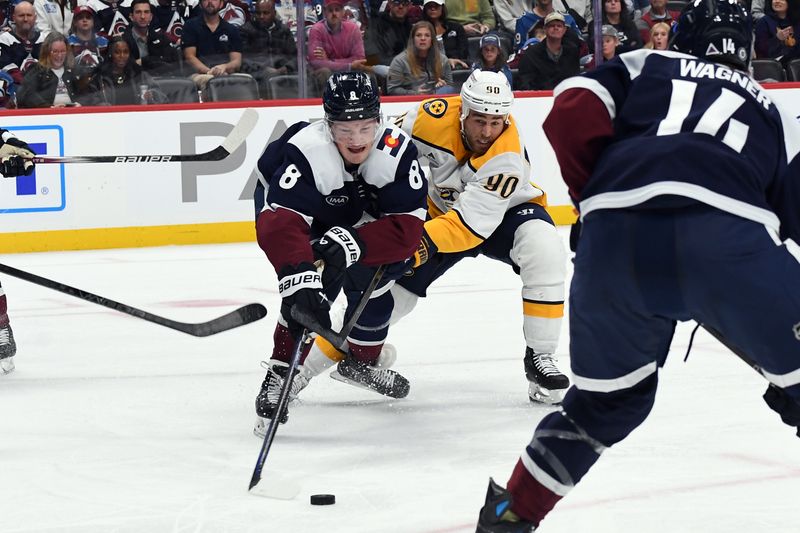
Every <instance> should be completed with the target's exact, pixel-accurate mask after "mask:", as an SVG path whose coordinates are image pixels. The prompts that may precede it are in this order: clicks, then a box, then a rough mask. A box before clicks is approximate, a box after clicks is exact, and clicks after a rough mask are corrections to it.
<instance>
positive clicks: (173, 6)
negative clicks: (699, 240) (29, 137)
mask: <svg viewBox="0 0 800 533" xmlns="http://www.w3.org/2000/svg"><path fill="white" fill-rule="evenodd" d="M748 7H750V8H751V9H752V13H753V18H754V21H755V25H754V32H755V57H756V58H759V59H764V58H768V59H774V60H777V61H779V62H780V63H781V65H782V66H783V67H786V68H788V65H789V63H790V62H791V61H793V60H795V59H798V58H800V42H798V39H797V38H796V37H795V32H796V31H797V30H800V27H799V25H800V0H752V5H751V6H748ZM680 8H681V2H680V0H671V1H669V2H668V0H602V17H603V20H602V24H601V25H600V27H601V28H602V39H601V43H602V51H601V55H602V57H603V59H604V60H608V59H611V58H613V57H614V56H615V55H617V54H620V53H623V52H626V51H629V50H635V49H637V48H641V47H648V48H654V49H666V48H667V45H668V44H667V43H668V40H669V31H670V28H671V26H672V25H673V24H675V22H676V20H677V18H678V17H679V14H680ZM302 13H303V20H302V21H300V22H299V23H298V20H297V6H296V5H295V2H294V1H293V0H123V1H118V0H0V106H3V107H7V108H12V107H20V108H30V107H62V106H79V105H114V104H149V103H165V102H170V101H172V97H171V96H170V93H169V91H168V90H167V86H168V85H170V84H171V82H172V81H173V80H176V79H180V80H181V82H182V84H183V87H184V89H185V88H186V87H187V86H188V87H189V92H191V93H193V94H192V95H191V96H192V97H193V98H195V99H196V100H195V101H203V100H204V99H213V98H214V97H213V94H210V92H211V89H212V87H214V86H219V85H231V84H234V82H235V83H243V84H246V85H247V86H248V87H250V88H251V89H250V90H251V91H252V92H251V93H250V94H252V95H253V96H254V97H261V98H272V97H275V96H276V95H275V94H273V93H274V92H275V90H274V89H273V86H277V85H278V82H279V81H280V80H283V82H286V81H287V78H288V81H289V82H291V81H292V80H293V75H296V74H297V72H298V68H304V69H307V70H306V72H307V73H308V75H307V81H308V86H307V87H308V92H307V94H309V95H310V96H318V95H320V94H321V92H322V90H323V88H324V84H325V80H327V78H328V77H329V76H330V74H331V73H332V72H337V71H349V70H359V71H364V72H367V73H369V74H370V75H371V76H373V78H374V79H375V81H376V83H377V84H378V85H379V86H380V87H381V90H382V92H383V93H384V94H388V95H394V94H444V93H452V92H455V91H457V90H458V88H459V86H460V84H461V82H463V81H464V80H465V79H466V77H467V76H468V75H469V72H470V71H471V70H472V69H476V68H477V69H482V70H492V71H495V72H501V73H503V74H504V75H505V76H506V77H507V78H508V80H509V82H510V83H511V84H512V87H513V89H515V90H546V89H552V88H553V87H555V85H557V84H558V83H559V82H560V81H562V80H563V79H565V78H567V77H570V76H573V75H576V74H578V73H579V72H581V71H582V70H585V69H591V68H593V67H594V60H593V47H594V24H593V23H592V6H591V1H590V0H413V1H411V0H304V4H303V6H302ZM298 28H300V29H301V31H303V35H304V36H305V40H306V50H307V54H306V57H305V58H304V61H303V65H300V66H298V64H297V63H298V61H297V59H298V57H297V32H298ZM187 80H191V82H192V83H193V85H192V84H188V82H187ZM294 83H296V79H295V80H294ZM284 97H285V94H284Z"/></svg>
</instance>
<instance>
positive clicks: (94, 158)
mask: <svg viewBox="0 0 800 533" xmlns="http://www.w3.org/2000/svg"><path fill="white" fill-rule="evenodd" d="M257 122H258V111H256V110H255V109H245V110H244V113H242V116H241V118H240V119H239V122H238V123H237V124H236V125H235V126H234V127H233V129H232V130H231V132H230V133H229V134H228V136H227V137H225V140H224V141H222V144H221V145H219V146H217V147H216V148H214V149H213V150H209V151H208V152H204V153H202V154H170V155H76V156H63V157H58V156H52V157H51V156H39V155H37V156H34V157H33V158H31V161H33V162H34V163H36V164H42V163H174V162H181V161H221V160H223V159H225V158H226V157H228V156H229V155H231V154H232V153H233V152H235V151H236V149H237V148H239V147H240V146H241V145H242V144H243V143H244V142H245V140H246V139H247V136H248V135H250V132H251V131H253V128H255V127H256V123H257Z"/></svg>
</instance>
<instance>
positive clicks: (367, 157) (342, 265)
mask: <svg viewBox="0 0 800 533" xmlns="http://www.w3.org/2000/svg"><path fill="white" fill-rule="evenodd" d="M323 108H324V111H325V120H322V121H319V122H315V123H313V124H309V123H307V122H298V123H297V124H294V125H293V126H291V127H290V128H289V129H288V130H287V131H286V133H285V134H284V135H283V136H281V138H280V139H278V140H276V141H274V142H272V143H271V144H270V145H269V146H268V147H267V149H266V151H265V152H264V154H263V155H262V156H261V158H260V159H259V161H258V171H259V172H260V174H261V176H260V183H259V186H257V188H256V193H255V203H256V214H257V222H256V231H257V236H258V243H259V245H260V246H261V248H262V249H263V250H264V252H265V253H266V255H267V258H268V259H269V261H270V262H271V263H272V265H273V266H274V268H275V271H276V272H277V273H278V290H279V292H280V295H281V298H282V299H283V302H282V306H281V314H280V317H279V319H278V324H277V326H276V328H275V333H274V348H273V351H272V358H271V359H270V361H269V363H268V366H269V369H268V370H267V375H266V377H265V379H264V382H263V384H262V386H261V392H260V393H259V394H258V397H257V398H256V413H257V414H258V417H259V419H258V420H257V422H256V433H257V434H258V433H260V432H261V431H262V428H263V427H264V419H271V418H273V417H274V416H276V413H275V412H274V411H275V409H276V404H277V397H278V392H279V390H280V387H281V385H282V384H283V380H284V379H285V377H286V373H287V369H288V362H289V359H290V356H291V354H292V351H293V348H294V345H295V342H296V341H297V339H299V338H300V333H301V331H302V327H301V326H300V325H299V324H297V323H296V322H294V321H293V320H292V319H291V314H290V312H291V309H292V307H294V306H298V307H301V308H303V309H304V310H306V311H308V312H310V313H311V314H313V315H314V317H315V318H316V319H317V320H318V321H319V323H321V324H322V325H323V326H327V327H330V317H329V312H328V311H329V302H330V301H333V300H334V299H335V297H336V295H337V294H338V293H339V291H340V290H341V289H342V288H343V290H344V293H345V295H346V297H347V302H348V315H347V316H349V312H350V310H351V308H352V307H355V304H356V302H357V301H358V300H359V298H360V296H361V293H362V292H363V290H364V289H365V288H366V286H367V285H368V284H369V281H370V280H371V278H372V276H373V274H374V273H375V271H376V269H377V267H378V266H380V265H383V264H386V265H389V267H388V268H387V270H386V273H385V274H384V276H383V279H382V281H381V284H380V285H378V287H377V288H376V289H375V291H374V293H373V297H372V298H371V299H370V302H369V304H368V305H367V309H371V308H378V310H377V311H370V313H368V316H370V317H372V319H373V320H379V321H388V319H389V314H390V313H391V307H390V306H387V305H386V303H385V301H386V300H387V299H388V298H389V293H388V290H389V288H390V287H391V285H392V283H393V280H394V279H396V278H398V277H400V276H402V275H403V272H405V271H406V269H407V267H406V261H407V260H408V259H409V258H410V257H411V256H412V255H413V254H414V251H415V250H416V249H417V245H418V243H419V241H420V237H421V235H422V225H423V222H424V219H425V198H426V195H427V191H428V183H427V180H426V178H425V175H424V173H423V171H422V168H421V166H420V164H419V162H418V161H417V150H416V148H415V147H414V144H413V143H412V142H411V137H410V136H409V135H408V134H406V133H404V132H403V131H401V130H400V129H399V128H396V127H394V126H393V125H391V124H389V123H385V122H383V117H382V115H381V110H380V101H379V97H378V91H377V87H374V86H373V84H372V82H371V80H370V78H369V77H368V76H366V75H365V74H363V73H360V72H342V73H335V74H334V75H333V76H331V77H330V79H329V80H328V82H327V84H326V87H325V92H324V95H323ZM320 260H321V261H322V263H323V264H324V269H323V270H322V272H321V275H320V274H319V273H318V272H317V268H316V266H315V264H314V263H315V261H320ZM382 314H385V316H381V315H382ZM365 315H367V313H365ZM372 326H373V325H372V324H371V323H364V322H363V321H362V320H358V321H357V323H356V325H355V327H354V328H353V330H352V332H351V334H350V336H349V338H348V340H349V343H350V346H349V348H350V355H351V357H349V358H347V359H346V360H344V361H343V362H342V363H340V365H339V369H338V370H339V372H340V373H342V374H345V375H348V376H350V377H351V378H352V379H354V380H356V381H358V380H362V381H366V382H369V383H370V385H371V386H373V387H375V386H377V387H379V388H381V390H382V391H383V393H385V394H387V395H389V396H394V397H402V396H405V395H406V394H408V387H409V385H408V382H407V381H406V380H405V378H403V377H402V376H400V375H399V374H397V373H395V372H394V371H392V370H388V369H381V368H378V367H376V366H375V364H376V362H377V354H374V347H373V346H371V345H370V342H369V340H368V337H366V336H368V334H369V331H370V329H371V328H372ZM310 347H311V345H310V344H309V345H308V346H307V347H306V349H305V350H304V353H303V356H302V358H301V366H300V368H299V372H298V374H297V375H296V376H295V378H294V380H293V382H292V392H293V394H296V392H297V391H299V390H300V389H302V388H303V387H304V386H305V384H306V383H307V378H306V372H305V368H304V367H303V366H302V363H303V362H304V360H305V356H306V355H307V353H308V349H309V348H310ZM287 416H288V413H286V412H284V413H281V414H280V420H281V422H285V421H286V419H287Z"/></svg>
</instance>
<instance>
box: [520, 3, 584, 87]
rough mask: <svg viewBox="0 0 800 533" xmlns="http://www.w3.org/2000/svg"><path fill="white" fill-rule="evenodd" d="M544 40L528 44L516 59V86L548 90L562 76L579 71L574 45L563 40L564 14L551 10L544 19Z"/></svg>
mask: <svg viewBox="0 0 800 533" xmlns="http://www.w3.org/2000/svg"><path fill="white" fill-rule="evenodd" d="M544 31H545V34H546V37H545V39H544V41H542V42H540V43H537V44H535V45H533V46H531V47H529V48H528V49H527V50H526V51H525V54H524V55H523V56H522V59H521V60H520V62H519V86H518V87H516V89H521V90H536V91H544V90H551V89H553V88H554V87H555V86H556V85H558V84H559V83H560V82H562V81H563V80H565V79H567V78H569V77H570V76H577V75H578V74H579V73H580V59H579V54H578V48H577V47H575V46H573V45H571V44H569V43H567V42H566V41H565V39H564V34H565V33H566V32H567V27H566V25H565V24H564V15H562V14H561V13H559V12H557V11H553V12H552V13H550V14H549V15H547V17H545V19H544Z"/></svg>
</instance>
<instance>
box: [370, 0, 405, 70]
mask: <svg viewBox="0 0 800 533" xmlns="http://www.w3.org/2000/svg"><path fill="white" fill-rule="evenodd" d="M410 5H411V1H410V0H389V6H388V8H387V10H386V11H384V12H382V13H379V14H378V16H377V17H375V18H374V19H372V22H371V23H370V24H369V30H368V31H367V34H366V37H365V38H364V52H365V54H366V57H367V59H368V62H369V63H370V64H371V65H372V69H373V72H375V74H378V75H379V76H382V77H384V78H385V77H386V76H387V75H388V74H389V64H390V63H391V62H392V60H393V59H394V58H395V56H396V55H397V54H399V53H400V52H402V51H403V50H405V48H406V44H407V43H408V36H409V35H411V26H412V23H411V21H410V20H409V18H408V8H409V6H410Z"/></svg>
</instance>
